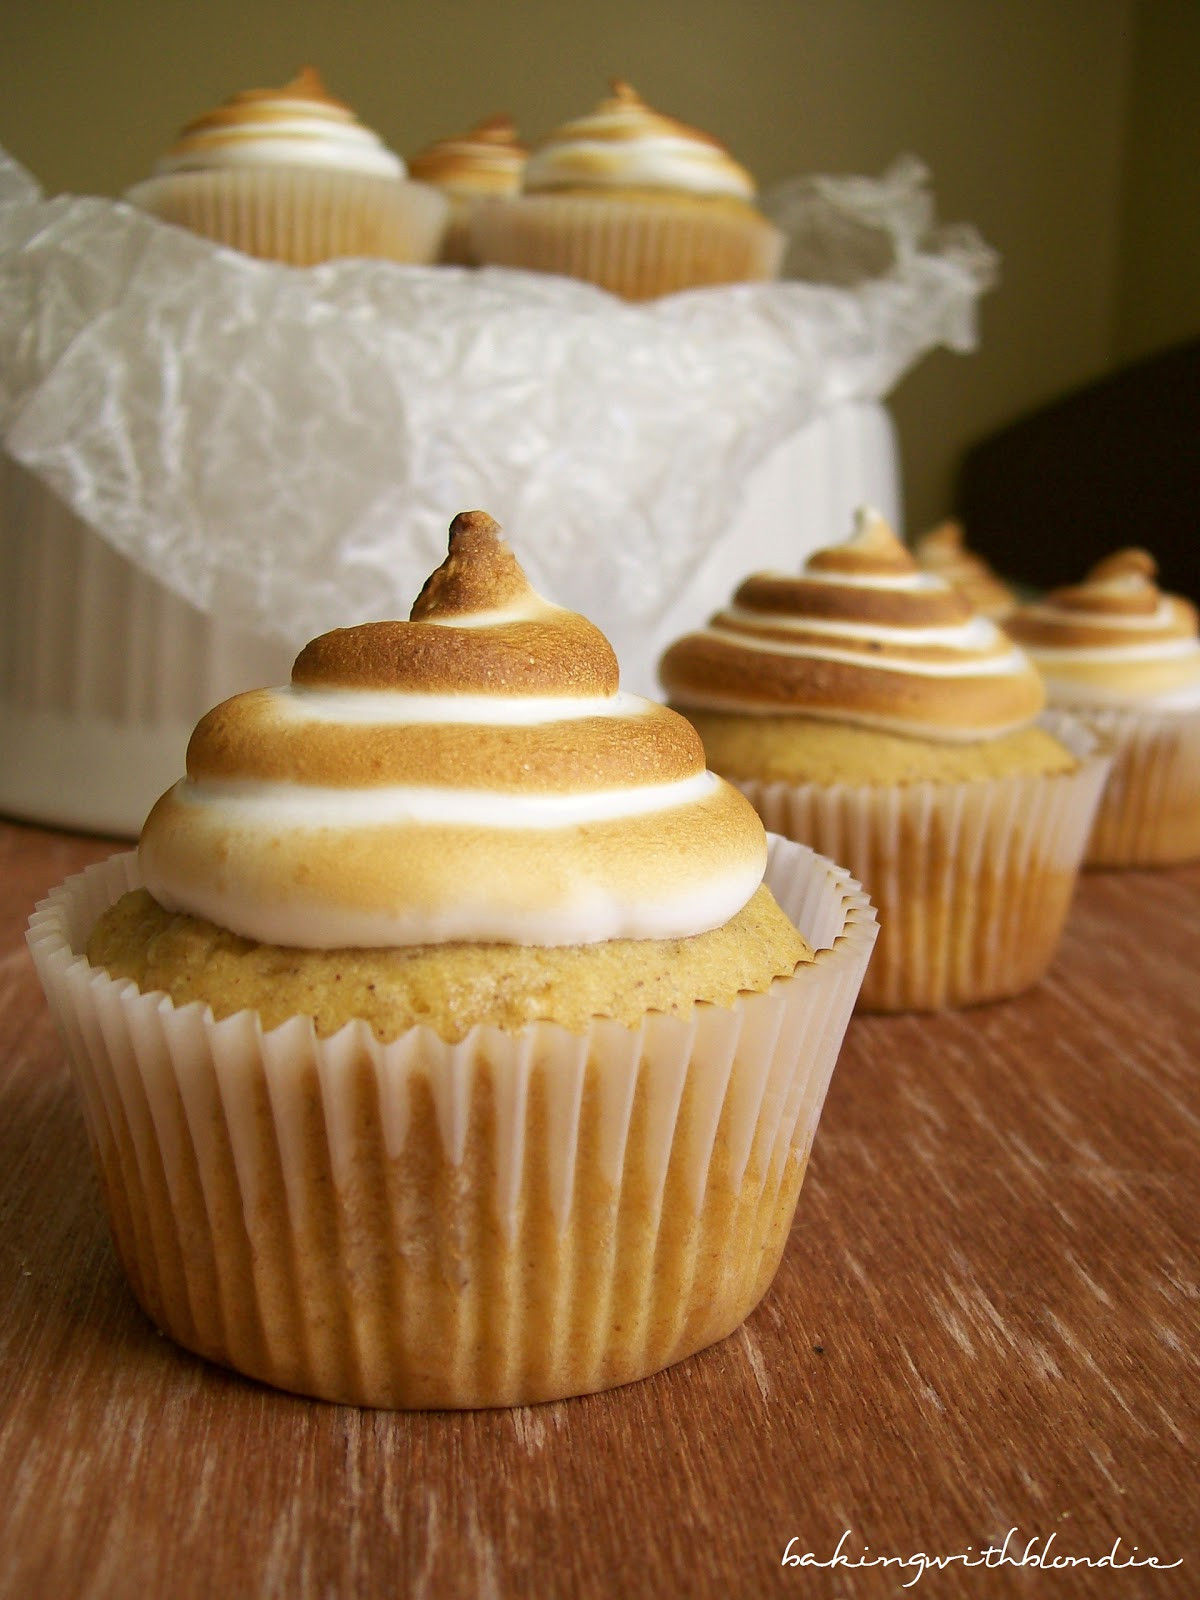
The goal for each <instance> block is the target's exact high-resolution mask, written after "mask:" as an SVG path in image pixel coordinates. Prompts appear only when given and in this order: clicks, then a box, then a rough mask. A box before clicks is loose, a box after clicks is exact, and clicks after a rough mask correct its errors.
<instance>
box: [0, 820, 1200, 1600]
mask: <svg viewBox="0 0 1200 1600" xmlns="http://www.w3.org/2000/svg"><path fill="white" fill-rule="evenodd" d="M112 848H113V847H112V846H111V845H109V844H107V843H106V842H104V841H102V840H95V839H83V838H77V837H71V836H67V835H61V834H53V833H49V832H44V831H41V830H38V829H32V828H23V827H17V826H15V825H8V824H0V1025H2V1028H3V1034H2V1037H3V1039H4V1040H5V1047H4V1050H3V1053H2V1056H0V1595H3V1596H4V1597H5V1600H8V1597H20V1600H26V1597H41V1596H43V1595H44V1596H54V1597H55V1600H73V1597H76V1596H86V1597H88V1600H93V1597H110V1596H113V1597H115V1596H121V1597H123V1596H138V1597H139V1600H142V1597H157V1596H170V1597H171V1600H191V1597H193V1596H195V1597H201V1596H203V1597H209V1596H213V1595H220V1596H223V1597H224V1596H229V1597H237V1596H252V1597H259V1596H261V1597H275V1596H278V1597H281V1600H282V1597H285V1596H286V1597H288V1600H293V1597H305V1600H306V1597H309V1596H313V1597H316V1596H322V1597H324V1596H339V1597H340V1596H345V1595H375V1594H379V1595H411V1596H416V1597H429V1600H435V1597H436V1600H442V1597H449V1600H456V1597H459V1596H464V1597H465V1596H496V1597H506V1596H509V1595H514V1596H539V1597H540V1596H560V1595H561V1596H576V1595H578V1596H610V1595H614V1596H616V1595H620V1596H635V1597H636V1596H656V1597H658V1596H673V1595H676V1594H686V1595H689V1596H692V1595H695V1596H729V1595H732V1596H742V1595H745V1596H759V1595H776V1594H778V1595H788V1594H803V1595H805V1596H822V1597H823V1596H834V1595H845V1596H859V1595H864V1596H875V1595H881V1596H882V1595H896V1594H902V1593H916V1594H918V1595H920V1594H925V1595H937V1596H940V1597H945V1596H956V1595H981V1596H983V1595H986V1596H988V1597H993V1596H1008V1595H1022V1596H1027V1595H1032V1594H1035V1593H1036V1594H1038V1595H1041V1594H1046V1595H1052V1596H1055V1597H1059V1596H1062V1597H1067V1600H1074V1597H1079V1596H1093V1595H1095V1596H1112V1597H1113V1600H1117V1597H1125V1596H1131V1595H1132V1596H1141V1595H1153V1596H1172V1597H1173V1596H1187V1595H1194V1594H1197V1593H1200V1512H1198V1509H1197V1496H1196V1493H1195V1484H1196V1475H1197V1466H1198V1460H1197V1455H1198V1453H1197V1448H1196V1432H1197V1424H1198V1422H1200V1375H1198V1371H1197V1352H1198V1350H1200V1264H1198V1259H1197V1235H1198V1232H1200V1229H1198V1221H1197V1219H1198V1215H1200V1194H1198V1189H1200V1183H1198V1180H1197V1165H1198V1164H1197V1144H1198V1139H1197V1133H1198V1130H1200V1086H1198V1085H1200V1061H1198V1049H1197V1046H1198V1043H1200V986H1198V985H1197V982H1196V974H1197V968H1198V966H1200V868H1186V869H1176V870H1174V871H1171V872H1160V873H1153V874H1151V873H1124V874H1118V873H1106V874H1101V873H1096V874H1091V875H1089V876H1088V877H1086V878H1085V880H1084V881H1083V883H1082V884H1081V887H1080V889H1079V892H1078V894H1077V897H1076V901H1075V904H1074V906H1073V908H1072V912H1071V916H1070V919H1069V922H1068V927H1067V933H1066V937H1065V939H1064V943H1063V947H1062V950H1061V952H1060V955H1059V958H1058V960H1057V962H1056V963H1055V966H1054V968H1053V970H1052V972H1051V975H1050V977H1049V978H1048V979H1047V980H1046V981H1045V982H1044V983H1043V984H1041V985H1040V986H1039V987H1038V988H1037V989H1036V990H1034V991H1032V992H1031V993H1029V994H1027V995H1025V996H1022V997H1021V998H1020V999H1018V1000H1016V1001H1010V1002H1007V1003H1004V1004H998V1005H993V1006H987V1007H981V1008H979V1009H976V1010H971V1011H964V1012H958V1013H953V1014H949V1015H945V1016H940V1017H906V1016H898V1017H861V1018H856V1019H855V1020H854V1021H853V1022H852V1023H851V1026H850V1031H849V1033H848V1035H847V1039H846V1044H845V1047H844V1049H843V1052H842V1057H841V1060H840V1063H839V1066H838V1069H837V1071H836V1073H835V1075H834V1080H833V1087H832V1089H831V1091H830V1095H829V1099H828V1102H827V1104H826V1108H825V1113H824V1117H823V1119H822V1123H821V1128H820V1131H819V1133H818V1136H817V1142H816V1147H815V1151H814V1155H813V1160H812V1164H811V1167H810V1171H809V1176H808V1180H807V1183H806V1185H805V1188H804V1191H803V1193H802V1194H801V1197H800V1206H799V1210H798V1213H797V1217H796V1223H795V1227H794V1229H793V1232H792V1236H791V1239H790V1242H789V1245H788V1248H787V1251H786V1252H785V1255H784V1260H783V1265H782V1268H781V1270H780V1273H779V1276H778V1278H777V1280H776V1283H775V1286H774V1288H773V1289H772V1291H771V1292H770V1293H769V1294H768V1296H767V1299H766V1300H765V1301H764V1303H763V1304H762V1306H761V1307H760V1308H759V1310H758V1311H757V1312H756V1313H755V1314H754V1316H753V1317H752V1318H751V1319H750V1321H749V1323H748V1324H747V1325H746V1326H745V1328H743V1329H742V1330H741V1331H740V1332H739V1333H738V1334H735V1335H734V1336H733V1337H732V1338H731V1339H729V1340H727V1341H725V1343H724V1344H722V1345H720V1346H718V1347H716V1348H715V1349H713V1350H710V1351H707V1352H705V1353H703V1354H702V1355H700V1356H697V1357H695V1358H693V1359H692V1360H690V1361H688V1362H685V1363H684V1364H683V1365H681V1366H679V1367H676V1368H675V1369H673V1370H672V1371H670V1372H668V1373H664V1374H660V1375H659V1376H658V1377H655V1378H652V1379H650V1380H648V1381H647V1382H645V1383H641V1384H637V1385H633V1386H631V1387H630V1388H627V1389H624V1390H620V1391H616V1392H614V1393H610V1394H607V1395H598V1396H592V1397H589V1398H586V1399H582V1400H572V1401H565V1402H559V1403H556V1404H552V1405H547V1406H541V1407H536V1408H526V1409H523V1410H517V1411H511V1412H478V1413H467V1414H458V1415H449V1414H414V1415H403V1414H387V1413H382V1412H370V1411H358V1410H354V1409H351V1408H348V1407H339V1406H331V1405H323V1404H320V1403H318V1402H312V1401H306V1400H300V1399H296V1398H293V1397H291V1396H288V1395H283V1394H278V1393H275V1392H274V1391H272V1390H269V1389H265V1388H262V1387H259V1386H257V1385H255V1384H253V1383H250V1382H248V1381H244V1380H242V1379H240V1378H237V1377H235V1376H233V1375H231V1374H228V1373H225V1372H222V1371H221V1370H219V1369H217V1368H214V1367H210V1366H208V1365H206V1364H204V1363H203V1362H201V1361H199V1360H197V1359H195V1358H193V1357H191V1356H188V1355H186V1354H184V1353H183V1352H181V1351H179V1350H177V1349H176V1348H175V1347H174V1346H173V1345H171V1344H170V1343H169V1342H168V1341H167V1340H165V1339H163V1338H162V1337H160V1336H159V1335H158V1334H157V1333H156V1332H155V1331H154V1330H153V1328H152V1327H151V1326H150V1325H149V1324H148V1323H147V1322H146V1320H145V1319H144V1318H143V1317H142V1315H141V1313H140V1312H139V1311H138V1310H137V1308H136V1306H135V1305H134V1303H133V1300H132V1298H131V1297H130V1295H129V1294H128V1292H127V1290H126V1289H125V1286H124V1283H123V1280H122V1278H121V1275H120V1272H119V1269H118V1267H117V1265H116V1261H115V1259H114V1257H113V1254H112V1249H111V1246H110V1244H109V1241H108V1237H107V1233H106V1229H105V1225H104V1222H103V1219H102V1217H101V1214H100V1210H99V1203H98V1198H97V1194H96V1189H95V1183H94V1179H93V1177H92V1175H91V1171H90V1165H89V1157H88V1151H87V1146H86V1142H85V1138H84V1133H83V1126H82V1122H81V1120H80V1116H79V1113H78V1111H77V1109H76V1106H75V1103H74V1099H73V1092H72V1089H71V1085H70V1081H69V1078H68V1075H67V1070H66V1067H65V1065H64V1062H63V1058H62V1055H61V1052H60V1050H59V1047H58V1043H57V1040H56V1039H55V1037H54V1033H53V1029H52V1027H51V1024H50V1020H49V1017H48V1014H47V1012H46V1009H45V1006H44V1003H43V1001H42V997H41V992H40V989H39V988H38V985H37V981H36V978H35V977H34V973H33V969H32V965H31V963H30V962H29V959H28V956H27V954H26V953H25V950H24V944H23V930H24V925H25V920H26V918H27V915H28V912H29V910H30V909H31V908H32V905H33V903H34V901H35V900H36V899H37V898H38V897H39V896H40V895H41V894H42V893H43V892H44V891H45V890H46V889H48V888H49V887H51V886H52V885H53V884H54V883H56V882H58V881H59V880H60V879H61V878H62V877H64V876H66V875H67V874H68V873H69V872H72V871H76V870H78V869H79V868H80V867H82V866H84V865H85V864H87V863H88V862H89V861H93V860H97V859H100V858H101V857H103V856H104V855H106V854H108V853H109V851H110V850H111V849H112ZM1013 1527H1015V1528H1017V1529H1018V1530H1019V1533H1018V1535H1017V1536H1016V1537H1015V1539H1014V1541H1013V1543H1012V1544H1010V1546H1009V1551H1010V1554H1013V1553H1015V1554H1017V1555H1019V1554H1020V1552H1021V1551H1022V1550H1023V1549H1024V1547H1025V1545H1026V1544H1027V1542H1028V1541H1029V1540H1030V1539H1034V1538H1036V1539H1038V1540H1039V1541H1040V1547H1044V1545H1045V1541H1046V1540H1047V1539H1048V1538H1049V1537H1050V1536H1051V1535H1055V1543H1054V1545H1053V1547H1052V1549H1051V1557H1053V1556H1055V1555H1059V1554H1063V1555H1067V1554H1075V1555H1086V1556H1089V1557H1091V1558H1093V1559H1096V1558H1098V1557H1100V1556H1102V1555H1105V1554H1106V1553H1107V1552H1108V1551H1109V1550H1110V1549H1111V1548H1112V1544H1113V1541H1114V1539H1116V1538H1117V1537H1118V1536H1119V1537H1120V1538H1121V1540H1122V1546H1121V1550H1120V1552H1119V1553H1118V1560H1119V1561H1123V1560H1125V1559H1127V1558H1128V1557H1129V1556H1130V1555H1132V1553H1133V1546H1135V1545H1136V1546H1137V1547H1138V1552H1137V1557H1136V1559H1142V1558H1143V1557H1146V1556H1148V1555H1151V1554H1153V1555H1155V1556H1157V1557H1158V1558H1159V1559H1160V1560H1162V1561H1164V1562H1167V1561H1176V1560H1180V1559H1182V1561H1183V1565H1182V1566H1180V1567H1177V1568H1175V1569H1174V1570H1172V1571H1151V1570H1148V1569H1144V1568H1142V1569H1136V1570H1134V1569H1125V1570H1124V1571H1120V1572H1112V1571H1102V1570H1098V1569H1095V1568H1086V1567H1077V1568H1069V1569H1061V1570H1058V1571H1055V1572H1052V1573H1047V1572H1042V1573H1034V1572H1031V1571H1027V1570H1026V1571H1022V1570H1018V1569H1016V1568H1013V1567H1010V1566H1001V1567H995V1568H994V1569H993V1570H989V1571H980V1570H972V1571H969V1572H965V1571H963V1570H962V1569H961V1568H957V1569H954V1570H950V1571H947V1572H941V1573H939V1572H926V1573H925V1574H924V1576H922V1577H920V1579H919V1581H918V1582H917V1583H915V1584H914V1585H913V1587H912V1588H910V1589H907V1590H905V1589H903V1588H902V1585H903V1584H905V1583H910V1582H911V1581H912V1579H913V1577H914V1572H915V1569H912V1568H906V1569H897V1568H890V1569H888V1568H870V1569H857V1570H856V1569H845V1568H842V1569H839V1570H827V1569H809V1570H801V1569H796V1568H784V1567H781V1565H780V1561H781V1558H782V1556H783V1553H784V1549H785V1547H786V1546H787V1544H788V1541H789V1540H790V1539H791V1538H792V1537H793V1536H795V1537H796V1540H797V1542H796V1544H795V1545H794V1546H793V1552H794V1553H796V1554H799V1553H802V1552H805V1551H811V1552H813V1553H814V1554H815V1555H817V1556H819V1557H820V1558H821V1559H822V1560H828V1559H829V1558H830V1557H831V1556H832V1555H833V1552H834V1550H835V1548H836V1546H837V1543H838V1540H839V1538H840V1537H841V1536H842V1534H843V1531H844V1530H846V1529H849V1530H851V1533H850V1537H849V1539H848V1540H847V1541H846V1543H845V1545H844V1546H843V1553H844V1554H846V1555H847V1556H851V1557H854V1558H855V1559H857V1558H859V1557H860V1556H861V1555H862V1552H863V1547H864V1546H869V1547H870V1548H869V1551H868V1552H867V1559H870V1558H871V1557H873V1556H875V1555H877V1554H878V1555H891V1556H903V1557H908V1556H910V1555H911V1554H912V1553H913V1552H916V1551H924V1552H927V1553H930V1554H935V1555H942V1556H950V1555H954V1554H958V1553H963V1552H966V1551H967V1550H968V1547H971V1549H972V1550H973V1552H974V1553H975V1554H976V1555H977V1554H978V1552H979V1551H980V1550H981V1549H982V1548H983V1547H985V1546H987V1545H989V1544H999V1543H1000V1542H1001V1541H1002V1540H1003V1538H1004V1535H1005V1533H1006V1532H1007V1530H1008V1529H1009V1528H1013Z"/></svg>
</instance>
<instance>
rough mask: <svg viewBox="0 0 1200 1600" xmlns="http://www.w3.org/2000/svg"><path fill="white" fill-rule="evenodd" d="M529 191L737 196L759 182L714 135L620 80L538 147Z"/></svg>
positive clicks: (748, 197)
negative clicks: (664, 109)
mask: <svg viewBox="0 0 1200 1600" xmlns="http://www.w3.org/2000/svg"><path fill="white" fill-rule="evenodd" d="M524 189H525V193H526V194H539V193H545V192H549V191H551V190H555V189H651V190H671V191H673V192H675V193H684V194H692V195H697V196H708V197H721V198H725V199H732V200H739V201H752V200H753V198H754V195H755V192H756V189H755V183H754V179H753V178H752V177H751V176H750V174H749V173H748V172H747V171H746V169H745V168H744V167H742V166H740V165H739V164H738V162H736V161H735V160H734V159H733V157H732V156H731V155H730V154H729V152H728V151H727V150H726V149H725V147H724V146H723V145H722V144H720V143H719V142H718V141H717V140H716V139H714V138H713V137H712V136H711V135H710V134H707V133H703V132H701V131H700V130H699V129H698V128H690V127H688V126H687V125H686V124H685V123H682V122H677V121H676V120H675V119H674V118H673V117H667V116H663V115H662V114H661V113H659V112H657V111H652V110H651V109H650V107H649V106H647V105H646V103H645V102H644V101H643V100H642V98H641V97H640V95H638V93H637V92H636V90H634V89H632V88H631V87H630V85H629V84H627V83H625V82H623V81H622V80H621V79H619V78H618V79H614V80H613V83H612V85H611V94H610V96H609V98H608V99H606V100H602V101H601V102H600V104H599V105H598V106H597V107H596V109H595V110H594V111H592V112H590V113H589V114H588V115H586V116H583V117H579V118H577V119H575V120H574V121H572V122H568V123H565V124H564V125H563V126H562V127H561V128H558V129H557V130H556V131H555V132H554V133H552V134H550V135H549V136H548V137H547V138H546V139H544V140H542V142H541V143H540V144H538V145H537V146H535V148H534V150H533V153H532V154H531V155H530V157H529V160H528V162H527V163H526V166H525V174H524Z"/></svg>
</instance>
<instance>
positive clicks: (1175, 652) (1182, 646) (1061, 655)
mask: <svg viewBox="0 0 1200 1600" xmlns="http://www.w3.org/2000/svg"><path fill="white" fill-rule="evenodd" d="M1104 626H1105V627H1107V626H1108V623H1107V622H1106V623H1105V624H1104ZM1025 648H1026V649H1027V650H1028V652H1029V654H1030V655H1031V656H1032V657H1033V659H1034V660H1035V661H1038V662H1042V661H1046V662H1064V663H1065V662H1077V663H1079V664H1080V665H1083V664H1084V663H1085V662H1089V661H1096V662H1101V661H1186V660H1187V659H1188V658H1189V657H1191V656H1195V657H1196V658H1197V660H1200V640H1196V639H1145V640H1142V641H1141V642H1139V643H1137V644H1110V645H1043V644H1033V645H1027V646H1026V647H1025Z"/></svg>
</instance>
